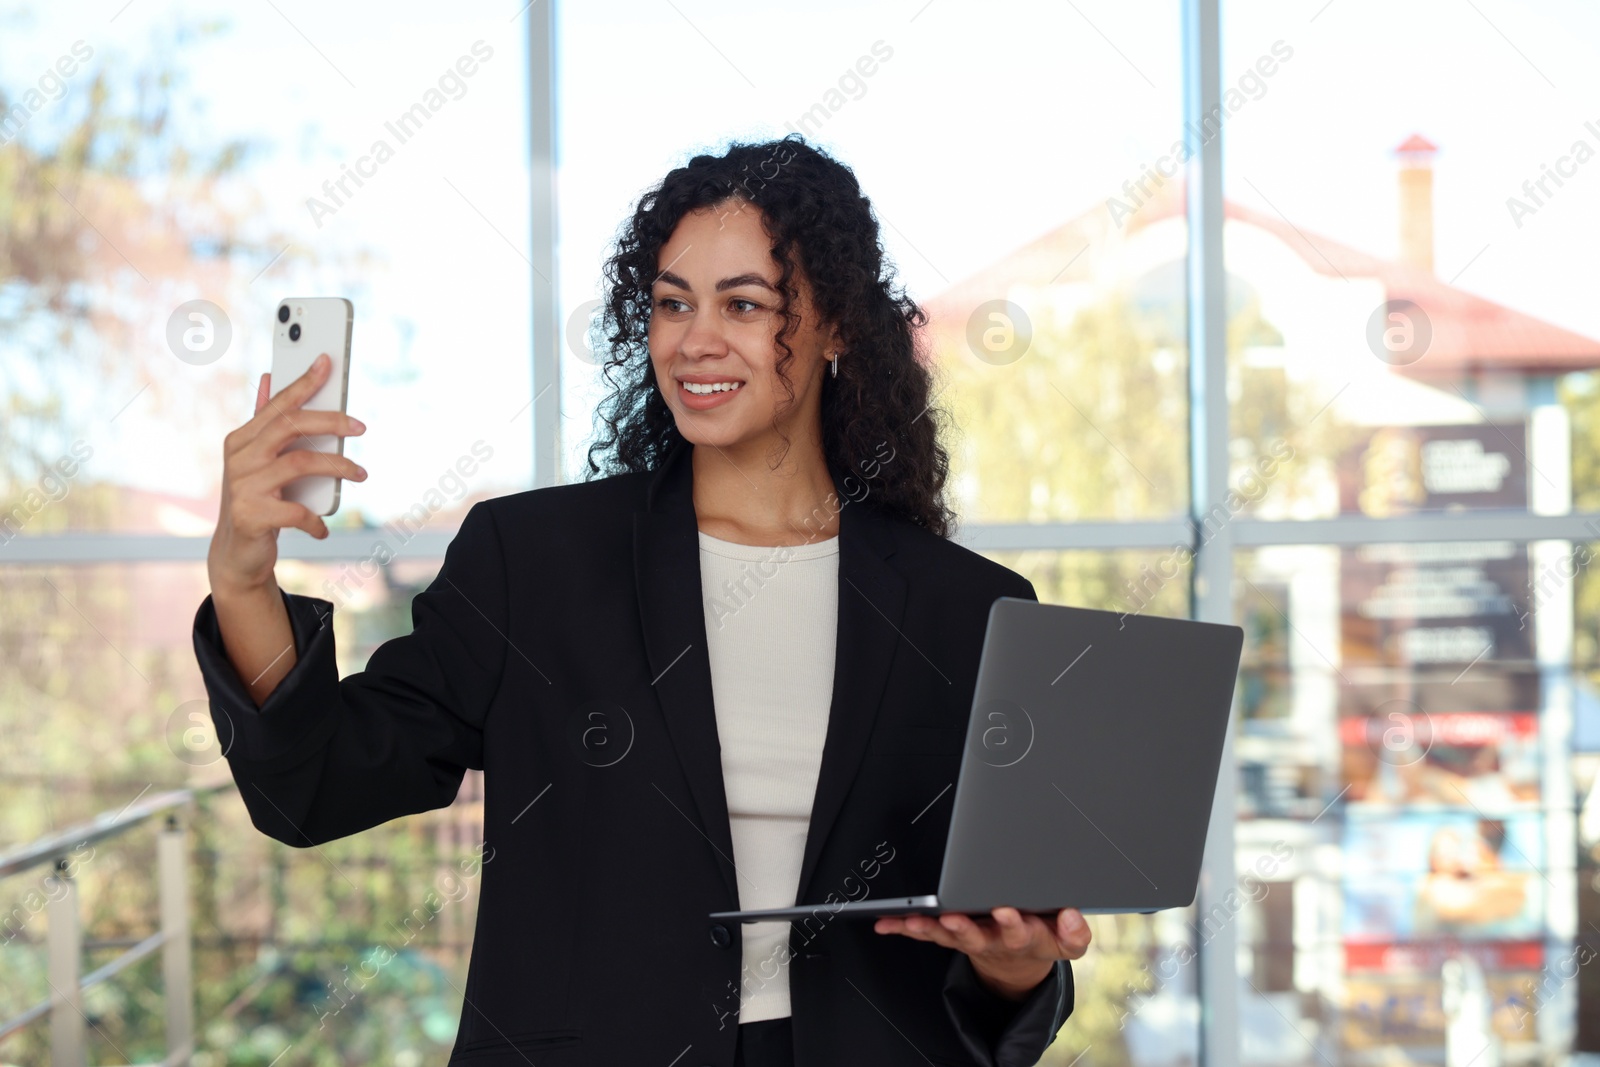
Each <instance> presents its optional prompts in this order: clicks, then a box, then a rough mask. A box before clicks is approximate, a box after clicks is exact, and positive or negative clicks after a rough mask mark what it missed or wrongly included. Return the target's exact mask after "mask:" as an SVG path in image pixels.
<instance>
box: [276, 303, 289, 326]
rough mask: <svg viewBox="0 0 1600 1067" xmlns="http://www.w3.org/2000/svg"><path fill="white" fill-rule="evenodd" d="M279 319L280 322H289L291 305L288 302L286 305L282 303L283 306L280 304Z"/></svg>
mask: <svg viewBox="0 0 1600 1067" xmlns="http://www.w3.org/2000/svg"><path fill="white" fill-rule="evenodd" d="M278 321H279V322H288V321H289V305H288V304H284V305H282V306H280V307H279V308H278Z"/></svg>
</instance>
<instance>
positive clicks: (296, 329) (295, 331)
mask: <svg viewBox="0 0 1600 1067" xmlns="http://www.w3.org/2000/svg"><path fill="white" fill-rule="evenodd" d="M289 340H291V341H298V340H300V324H299V323H298V322H297V323H295V324H294V325H293V326H291V327H289Z"/></svg>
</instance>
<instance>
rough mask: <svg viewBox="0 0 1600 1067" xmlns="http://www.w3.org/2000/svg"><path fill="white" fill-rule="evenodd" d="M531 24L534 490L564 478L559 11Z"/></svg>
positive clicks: (533, 16)
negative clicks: (558, 181)
mask: <svg viewBox="0 0 1600 1067" xmlns="http://www.w3.org/2000/svg"><path fill="white" fill-rule="evenodd" d="M527 19H528V153H529V168H528V179H529V181H528V195H529V199H530V210H529V213H528V214H529V221H530V230H531V232H530V234H529V237H530V242H529V246H530V255H529V261H530V263H531V265H532V267H533V278H532V284H533V293H532V296H533V309H532V310H533V334H532V336H533V353H532V356H533V396H534V399H533V487H534V488H536V489H538V488H543V487H545V486H551V485H555V484H556V483H557V482H558V481H560V476H561V348H560V344H561V328H560V324H559V322H558V321H557V315H556V300H557V298H558V295H559V294H558V293H557V290H556V232H557V231H556V54H555V48H556V5H555V0H549V2H548V3H543V4H534V5H533V6H531V7H529V8H528V9H527Z"/></svg>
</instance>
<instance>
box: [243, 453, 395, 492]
mask: <svg viewBox="0 0 1600 1067" xmlns="http://www.w3.org/2000/svg"><path fill="white" fill-rule="evenodd" d="M306 476H313V477H315V476H324V477H330V478H346V479H348V480H350V481H352V482H364V481H366V480H367V469H366V468H365V467H363V466H361V465H360V464H359V463H357V462H355V461H354V460H352V459H351V458H350V457H348V456H341V455H338V454H337V453H333V452H315V451H312V450H311V449H309V448H293V449H290V450H289V451H287V452H285V453H283V455H281V456H279V457H277V458H276V459H274V460H273V461H272V462H271V463H268V464H267V465H266V466H264V467H261V468H259V469H257V470H254V471H250V472H249V473H247V474H243V475H241V476H240V477H239V479H238V481H237V482H236V483H235V490H236V491H237V492H238V493H239V495H241V496H246V497H248V496H271V495H272V494H273V492H274V490H279V489H282V488H283V487H284V486H286V485H288V484H289V483H290V482H292V481H294V480H295V479H296V478H303V477H306Z"/></svg>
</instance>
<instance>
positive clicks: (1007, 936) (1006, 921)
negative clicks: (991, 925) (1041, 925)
mask: <svg viewBox="0 0 1600 1067" xmlns="http://www.w3.org/2000/svg"><path fill="white" fill-rule="evenodd" d="M990 914H991V915H993V916H994V921H995V925H996V926H998V927H999V940H1000V943H1001V944H1002V945H1004V946H1005V947H1006V948H1008V949H1010V950H1011V951H1013V952H1018V951H1020V950H1022V949H1025V948H1027V947H1028V944H1029V943H1030V942H1031V941H1033V939H1034V937H1035V931H1034V929H1033V928H1032V927H1030V926H1029V925H1028V924H1027V923H1026V922H1024V921H1023V918H1022V912H1020V911H1018V910H1017V909H1016V908H995V909H994V910H993V911H991V912H990Z"/></svg>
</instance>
